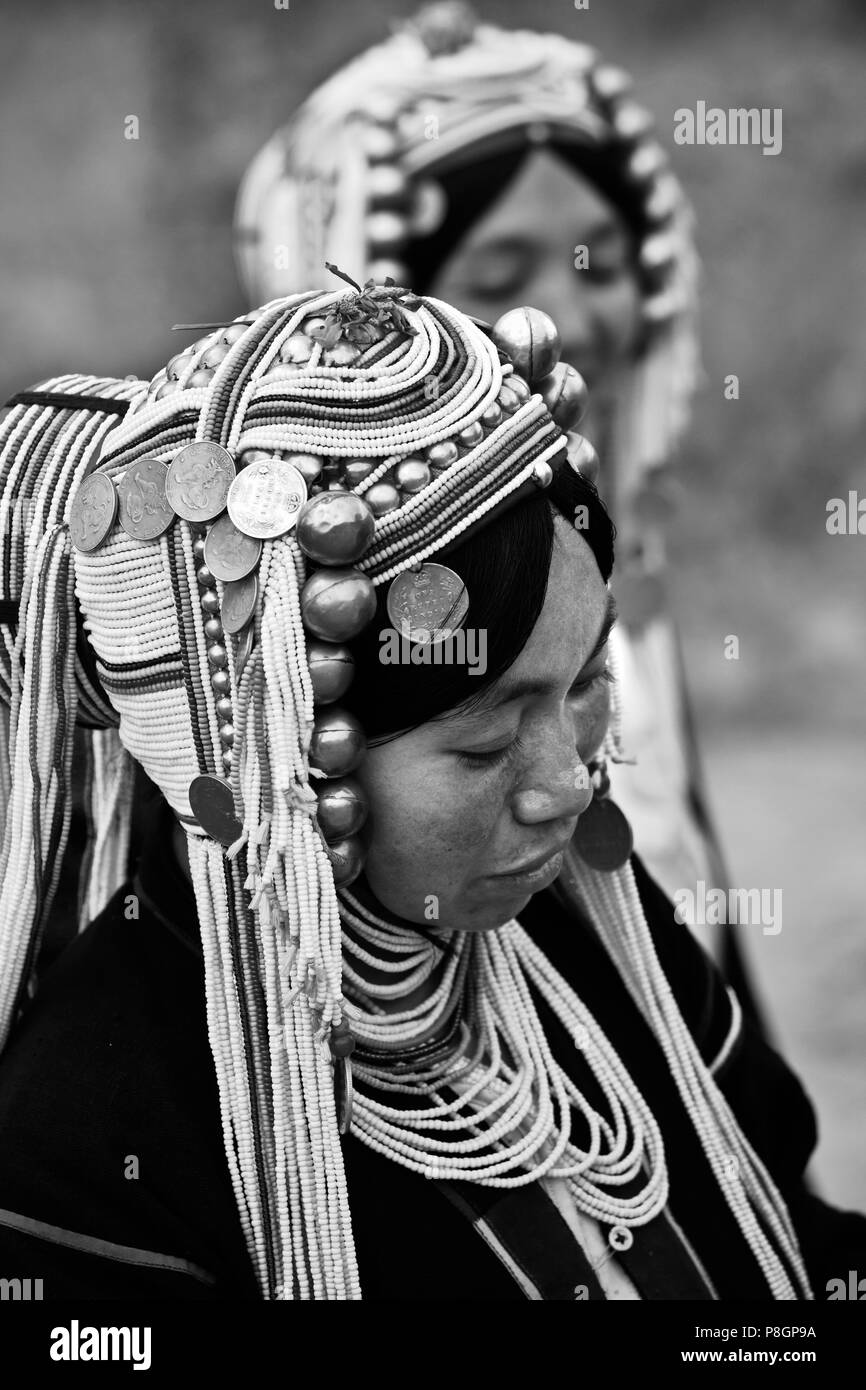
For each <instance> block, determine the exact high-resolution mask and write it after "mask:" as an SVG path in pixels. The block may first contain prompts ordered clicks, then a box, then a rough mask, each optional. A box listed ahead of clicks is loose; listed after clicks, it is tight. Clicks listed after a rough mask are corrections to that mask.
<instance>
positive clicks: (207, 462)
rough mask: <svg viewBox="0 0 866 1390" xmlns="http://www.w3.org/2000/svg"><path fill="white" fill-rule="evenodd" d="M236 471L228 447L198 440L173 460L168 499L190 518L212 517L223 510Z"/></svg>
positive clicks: (208, 518) (167, 491)
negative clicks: (224, 447)
mask: <svg viewBox="0 0 866 1390" xmlns="http://www.w3.org/2000/svg"><path fill="white" fill-rule="evenodd" d="M236 473H237V469H236V468H235V461H234V459H233V458H232V456H231V454H230V453H229V452H228V450H227V449H223V447H222V446H221V445H220V444H210V443H209V442H208V441H207V440H206V439H199V440H196V442H195V443H194V444H187V446H186V448H185V449H181V451H180V453H178V454H175V456H174V458H173V459H172V461H171V463H170V464H169V469H168V478H167V480H166V494H167V496H168V500H169V502H170V503H171V505H172V506H173V507H174V509H175V511H176V512H177V514H178V516H182V517H183V518H184V519H185V520H186V521H212V520H213V518H214V517H215V516H219V514H220V512H221V511H223V509H224V507H225V504H226V498H227V496H228V491H229V488H230V487H231V485H232V483H233V482H234V479H235V476H236Z"/></svg>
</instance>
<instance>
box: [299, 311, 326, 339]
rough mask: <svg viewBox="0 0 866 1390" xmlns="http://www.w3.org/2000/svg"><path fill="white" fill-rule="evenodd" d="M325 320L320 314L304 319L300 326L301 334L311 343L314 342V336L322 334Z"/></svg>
mask: <svg viewBox="0 0 866 1390" xmlns="http://www.w3.org/2000/svg"><path fill="white" fill-rule="evenodd" d="M324 328H325V320H324V318H323V317H322V315H321V314H314V315H313V316H312V318H308V319H304V322H303V323H302V324H301V332H302V333H306V335H307V337H308V338H309V339H310V340H311V342H315V337H314V334H316V333H322V332H324Z"/></svg>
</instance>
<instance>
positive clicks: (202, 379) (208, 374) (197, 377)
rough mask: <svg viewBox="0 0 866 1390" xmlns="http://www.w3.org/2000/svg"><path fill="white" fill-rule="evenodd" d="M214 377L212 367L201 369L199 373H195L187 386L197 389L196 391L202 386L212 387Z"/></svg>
mask: <svg viewBox="0 0 866 1390" xmlns="http://www.w3.org/2000/svg"><path fill="white" fill-rule="evenodd" d="M213 375H214V373H213V368H212V367H199V369H198V371H196V372H193V374H192V376H191V377H190V379H189V381H188V382H187V383H186V384H187V386H191V387H195V388H196V389H197V388H198V387H200V386H210V384H211V382H212V381H213Z"/></svg>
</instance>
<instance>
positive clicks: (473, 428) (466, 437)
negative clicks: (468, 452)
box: [457, 420, 484, 449]
mask: <svg viewBox="0 0 866 1390" xmlns="http://www.w3.org/2000/svg"><path fill="white" fill-rule="evenodd" d="M457 438H458V439H459V440H460V443H461V444H462V445H463V447H464V449H474V448H475V446H476V444H480V443H481V441H482V439H483V438H484V426H483V425H482V423H481V421H480V420H475V421H474V422H473V424H471V425H467V426H466V428H465V429H464V430H461V431H460V433H459V434H458V436H457Z"/></svg>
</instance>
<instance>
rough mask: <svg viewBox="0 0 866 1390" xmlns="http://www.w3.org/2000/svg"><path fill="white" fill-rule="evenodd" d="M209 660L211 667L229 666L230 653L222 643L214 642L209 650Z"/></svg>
mask: <svg viewBox="0 0 866 1390" xmlns="http://www.w3.org/2000/svg"><path fill="white" fill-rule="evenodd" d="M207 659H208V661H209V662H210V664H211V666H216V667H221V666H227V665H228V659H229V657H228V652H227V651H226V649H225V647H224V646H223V645H222V643H221V642H214V643H212V644H211V646H209V647H208V649H207Z"/></svg>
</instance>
